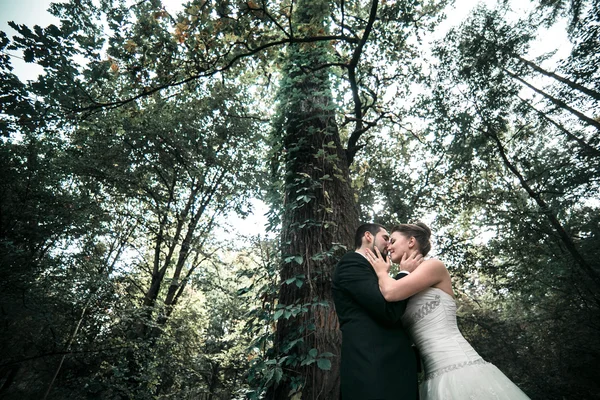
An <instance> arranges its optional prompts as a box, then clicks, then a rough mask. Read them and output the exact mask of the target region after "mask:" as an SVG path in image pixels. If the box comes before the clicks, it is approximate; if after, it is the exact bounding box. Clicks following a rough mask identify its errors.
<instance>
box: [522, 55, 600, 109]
mask: <svg viewBox="0 0 600 400" xmlns="http://www.w3.org/2000/svg"><path fill="white" fill-rule="evenodd" d="M513 57H516V58H518V59H519V61H521V62H522V63H523V64H525V65H527V66H529V67H531V69H533V70H534V71H536V72H539V73H540V74H542V75H545V76H547V77H550V78H553V79H556V80H557V81H559V82H561V83H564V84H565V85H567V86H569V87H570V88H571V89H574V90H577V91H579V92H581V93H585V94H587V95H588V96H590V97H591V98H593V99H595V100H600V93H598V92H597V91H595V90H592V89H588V88H586V87H585V86H583V85H580V84H578V83H577V82H573V81H572V80H570V79H567V78H564V77H562V76H560V75H557V74H555V73H554V72H550V71H547V70H545V69H543V68H542V67H540V66H539V65H537V64H534V63H533V62H531V61H529V60H527V59H525V58H523V57H521V56H520V55H518V54H513Z"/></svg>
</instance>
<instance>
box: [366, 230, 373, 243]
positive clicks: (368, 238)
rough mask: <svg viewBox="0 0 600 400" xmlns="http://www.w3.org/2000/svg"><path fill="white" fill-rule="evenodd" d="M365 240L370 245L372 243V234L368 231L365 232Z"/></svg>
mask: <svg viewBox="0 0 600 400" xmlns="http://www.w3.org/2000/svg"><path fill="white" fill-rule="evenodd" d="M365 239H367V243H371V242H372V241H373V234H372V233H371V232H369V231H366V232H365Z"/></svg>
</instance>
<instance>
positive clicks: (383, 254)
mask: <svg viewBox="0 0 600 400" xmlns="http://www.w3.org/2000/svg"><path fill="white" fill-rule="evenodd" d="M370 250H371V251H372V252H373V254H375V255H377V252H376V251H375V245H373V247H372V248H371V249H370ZM379 254H381V257H382V258H383V261H387V256H388V253H387V250H379Z"/></svg>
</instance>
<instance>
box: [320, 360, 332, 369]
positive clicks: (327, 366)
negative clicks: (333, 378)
mask: <svg viewBox="0 0 600 400" xmlns="http://www.w3.org/2000/svg"><path fill="white" fill-rule="evenodd" d="M317 367H319V369H322V370H324V371H329V370H330V369H331V361H329V360H328V359H326V358H319V359H318V360H317Z"/></svg>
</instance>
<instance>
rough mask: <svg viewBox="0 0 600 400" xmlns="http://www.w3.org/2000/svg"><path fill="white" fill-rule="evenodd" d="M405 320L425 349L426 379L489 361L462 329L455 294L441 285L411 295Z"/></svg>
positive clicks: (423, 350)
mask: <svg viewBox="0 0 600 400" xmlns="http://www.w3.org/2000/svg"><path fill="white" fill-rule="evenodd" d="M403 323H404V326H405V327H406V328H407V330H408V332H409V333H410V335H411V337H412V338H413V340H414V342H415V345H416V346H417V348H418V349H419V352H420V353H421V357H422V361H423V367H424V370H425V376H426V379H430V378H432V377H434V376H436V375H438V374H440V373H442V372H445V371H448V370H451V369H456V368H460V367H462V366H467V365H473V364H484V363H485V361H484V360H483V359H482V358H481V356H480V355H479V354H478V353H477V352H476V351H475V350H474V349H473V347H472V346H471V345H470V344H469V342H467V341H466V340H465V338H464V337H463V336H462V334H461V333H460V331H459V330H458V325H457V323H456V302H455V300H454V298H453V297H452V296H450V295H449V294H448V293H446V292H444V291H443V290H441V289H438V288H428V289H425V290H423V291H422V292H419V293H417V294H416V295H414V296H413V297H411V298H410V300H409V302H408V305H407V307H406V311H405V312H404V317H403Z"/></svg>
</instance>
